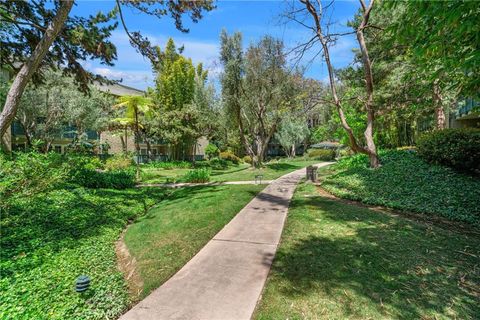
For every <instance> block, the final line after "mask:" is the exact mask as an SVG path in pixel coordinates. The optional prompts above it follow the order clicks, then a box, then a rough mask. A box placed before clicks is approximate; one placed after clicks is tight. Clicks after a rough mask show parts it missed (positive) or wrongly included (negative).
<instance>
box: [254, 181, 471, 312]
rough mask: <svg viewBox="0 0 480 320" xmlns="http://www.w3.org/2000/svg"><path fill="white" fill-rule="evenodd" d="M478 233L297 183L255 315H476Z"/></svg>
mask: <svg viewBox="0 0 480 320" xmlns="http://www.w3.org/2000/svg"><path fill="white" fill-rule="evenodd" d="M479 259H480V238H479V237H478V234H477V235H468V233H467V232H466V231H465V232H463V233H462V232H458V231H456V232H454V231H449V230H446V229H442V228H439V227H436V226H432V225H425V224H422V223H419V222H414V221H412V220H407V219H406V218H403V217H401V216H392V215H388V214H385V213H381V212H378V211H372V210H370V209H367V208H362V207H358V206H354V205H350V204H345V203H342V202H339V201H337V200H332V199H328V198H324V197H322V196H319V194H318V192H317V190H316V189H315V187H314V186H312V185H310V184H303V185H301V186H299V188H298V189H297V191H296V193H295V195H294V199H293V201H292V203H291V206H290V210H289V215H288V220H287V223H286V226H285V229H284V233H283V236H282V242H281V245H280V247H279V250H278V252H277V255H276V257H275V260H274V263H273V267H272V270H271V272H270V276H269V279H268V281H267V285H266V288H265V291H264V294H263V298H262V300H261V302H260V304H259V306H258V309H257V311H256V313H255V318H256V319H478V315H480V303H479V296H480V289H479V288H480V268H479V261H480V260H479Z"/></svg>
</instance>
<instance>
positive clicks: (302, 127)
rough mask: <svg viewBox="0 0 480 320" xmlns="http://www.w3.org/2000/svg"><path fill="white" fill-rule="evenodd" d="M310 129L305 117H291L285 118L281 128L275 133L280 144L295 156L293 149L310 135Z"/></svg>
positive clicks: (287, 152) (289, 153)
mask: <svg viewBox="0 0 480 320" xmlns="http://www.w3.org/2000/svg"><path fill="white" fill-rule="evenodd" d="M309 133H310V130H309V129H308V126H307V122H306V120H305V119H304V118H300V119H295V120H294V119H290V118H284V120H283V121H282V123H281V126H280V130H279V131H278V132H277V133H276V134H275V137H276V138H277V140H278V142H279V143H280V145H281V146H282V147H283V149H284V150H285V153H286V154H287V155H289V156H294V154H293V153H294V152H292V149H293V148H295V146H296V145H297V144H299V143H301V142H303V141H304V140H305V138H307V137H308V134H309Z"/></svg>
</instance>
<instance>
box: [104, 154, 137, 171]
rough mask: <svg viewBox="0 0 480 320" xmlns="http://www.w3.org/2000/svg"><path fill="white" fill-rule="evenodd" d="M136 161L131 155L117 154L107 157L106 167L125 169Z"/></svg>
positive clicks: (111, 169) (109, 169) (108, 168)
mask: <svg viewBox="0 0 480 320" xmlns="http://www.w3.org/2000/svg"><path fill="white" fill-rule="evenodd" d="M134 164H135V162H134V161H133V158H132V157H131V156H130V155H126V154H116V155H114V156H113V157H111V158H109V159H107V161H106V162H105V169H106V170H108V171H113V170H124V169H128V168H129V167H131V166H133V165H134Z"/></svg>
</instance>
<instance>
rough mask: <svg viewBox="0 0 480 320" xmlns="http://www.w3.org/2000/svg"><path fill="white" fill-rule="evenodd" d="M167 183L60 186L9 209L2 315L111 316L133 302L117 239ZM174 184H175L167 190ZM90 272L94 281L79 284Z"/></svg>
mask: <svg viewBox="0 0 480 320" xmlns="http://www.w3.org/2000/svg"><path fill="white" fill-rule="evenodd" d="M166 192H167V191H164V190H162V189H159V188H155V189H129V190H123V191H119V190H108V189H99V190H91V189H85V188H81V187H78V188H72V189H58V190H54V191H52V192H49V193H48V194H43V195H41V196H40V195H37V196H30V197H22V198H19V199H17V200H15V201H14V202H12V203H11V206H10V207H9V208H8V211H4V212H2V219H1V222H0V223H1V224H0V225H1V233H2V234H1V238H0V241H1V242H0V244H1V250H0V256H1V260H0V273H1V280H0V292H1V293H0V318H1V319H106V318H108V319H111V318H115V317H117V316H118V315H119V314H121V313H122V312H123V311H124V310H125V308H126V307H127V306H128V304H129V297H128V291H127V289H126V286H125V281H124V279H123V275H122V274H121V273H120V272H119V271H118V269H117V263H116V256H115V248H114V243H115V241H116V240H117V239H118V237H119V234H120V233H121V231H122V230H123V229H124V228H125V226H126V224H127V223H128V221H129V220H132V219H134V218H136V217H137V216H139V215H141V214H144V213H146V211H147V209H148V208H149V207H151V206H152V205H153V204H155V203H156V202H158V201H160V200H161V199H163V198H164V197H165V195H166ZM168 192H170V191H168ZM81 274H86V275H88V276H90V277H91V279H92V281H91V288H90V289H89V290H88V291H87V292H86V293H83V294H78V293H76V292H75V291H74V282H75V279H76V278H77V277H78V276H79V275H81Z"/></svg>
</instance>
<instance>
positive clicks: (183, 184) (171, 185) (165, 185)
mask: <svg viewBox="0 0 480 320" xmlns="http://www.w3.org/2000/svg"><path fill="white" fill-rule="evenodd" d="M273 181H275V180H258V181H253V180H247V181H224V182H204V183H200V182H198V183H195V182H179V183H141V184H137V188H141V187H163V188H182V187H196V186H222V185H226V184H234V185H239V184H270V183H272V182H273Z"/></svg>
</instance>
